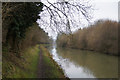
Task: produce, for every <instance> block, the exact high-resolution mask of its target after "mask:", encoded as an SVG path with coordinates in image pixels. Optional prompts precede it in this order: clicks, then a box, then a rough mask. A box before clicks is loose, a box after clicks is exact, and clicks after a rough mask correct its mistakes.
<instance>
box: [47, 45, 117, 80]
mask: <svg viewBox="0 0 120 80" xmlns="http://www.w3.org/2000/svg"><path fill="white" fill-rule="evenodd" d="M49 51H50V53H51V55H52V56H53V59H54V60H55V61H56V62H57V63H58V64H59V65H60V67H61V68H62V69H63V71H64V73H65V75H66V76H67V77H69V78H117V77H118V57H116V56H111V55H106V54H102V53H97V52H93V51H83V50H78V49H66V48H58V47H56V45H53V47H52V48H50V49H49Z"/></svg>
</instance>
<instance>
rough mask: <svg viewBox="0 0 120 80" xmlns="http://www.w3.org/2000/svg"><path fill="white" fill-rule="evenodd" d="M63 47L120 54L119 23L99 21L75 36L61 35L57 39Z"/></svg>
mask: <svg viewBox="0 0 120 80" xmlns="http://www.w3.org/2000/svg"><path fill="white" fill-rule="evenodd" d="M57 45H58V46H61V47H70V48H77V49H82V50H91V51H98V52H102V53H106V54H112V55H119V54H118V22H116V21H111V20H106V21H104V20H98V21H97V22H95V24H93V25H90V26H89V27H86V28H83V29H79V30H78V31H77V32H74V33H73V34H69V35H67V34H64V33H63V34H61V35H59V36H58V38H57Z"/></svg>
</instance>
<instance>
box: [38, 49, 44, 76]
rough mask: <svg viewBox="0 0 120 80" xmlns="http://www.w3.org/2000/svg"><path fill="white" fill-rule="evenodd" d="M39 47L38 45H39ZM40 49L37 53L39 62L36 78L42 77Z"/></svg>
mask: <svg viewBox="0 0 120 80" xmlns="http://www.w3.org/2000/svg"><path fill="white" fill-rule="evenodd" d="M39 49H40V47H39ZM42 66H43V64H42V50H41V49H40V53H39V63H38V75H37V77H38V78H42Z"/></svg>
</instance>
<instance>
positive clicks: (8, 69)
mask: <svg viewBox="0 0 120 80" xmlns="http://www.w3.org/2000/svg"><path fill="white" fill-rule="evenodd" d="M38 53H39V48H38V45H37V46H35V47H32V48H28V49H27V50H25V51H24V52H23V53H22V54H23V55H22V58H17V57H16V56H15V55H12V54H10V53H3V54H4V55H3V71H2V75H3V76H2V77H3V78H4V77H6V78H36V77H37V65H38V57H39V54H38Z"/></svg>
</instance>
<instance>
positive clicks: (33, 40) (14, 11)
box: [2, 2, 49, 57]
mask: <svg viewBox="0 0 120 80" xmlns="http://www.w3.org/2000/svg"><path fill="white" fill-rule="evenodd" d="M42 8H43V3H41V2H19V3H17V2H5V3H2V15H3V16H2V47H3V52H4V51H5V50H6V49H7V51H8V52H12V53H15V55H16V56H19V57H20V51H22V50H24V49H25V48H28V47H30V46H33V45H35V44H37V43H48V41H49V40H48V36H47V34H46V33H45V32H44V31H43V30H42V29H40V27H39V26H38V25H37V23H36V21H37V19H38V18H40V17H39V15H38V14H39V13H40V12H42Z"/></svg>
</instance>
